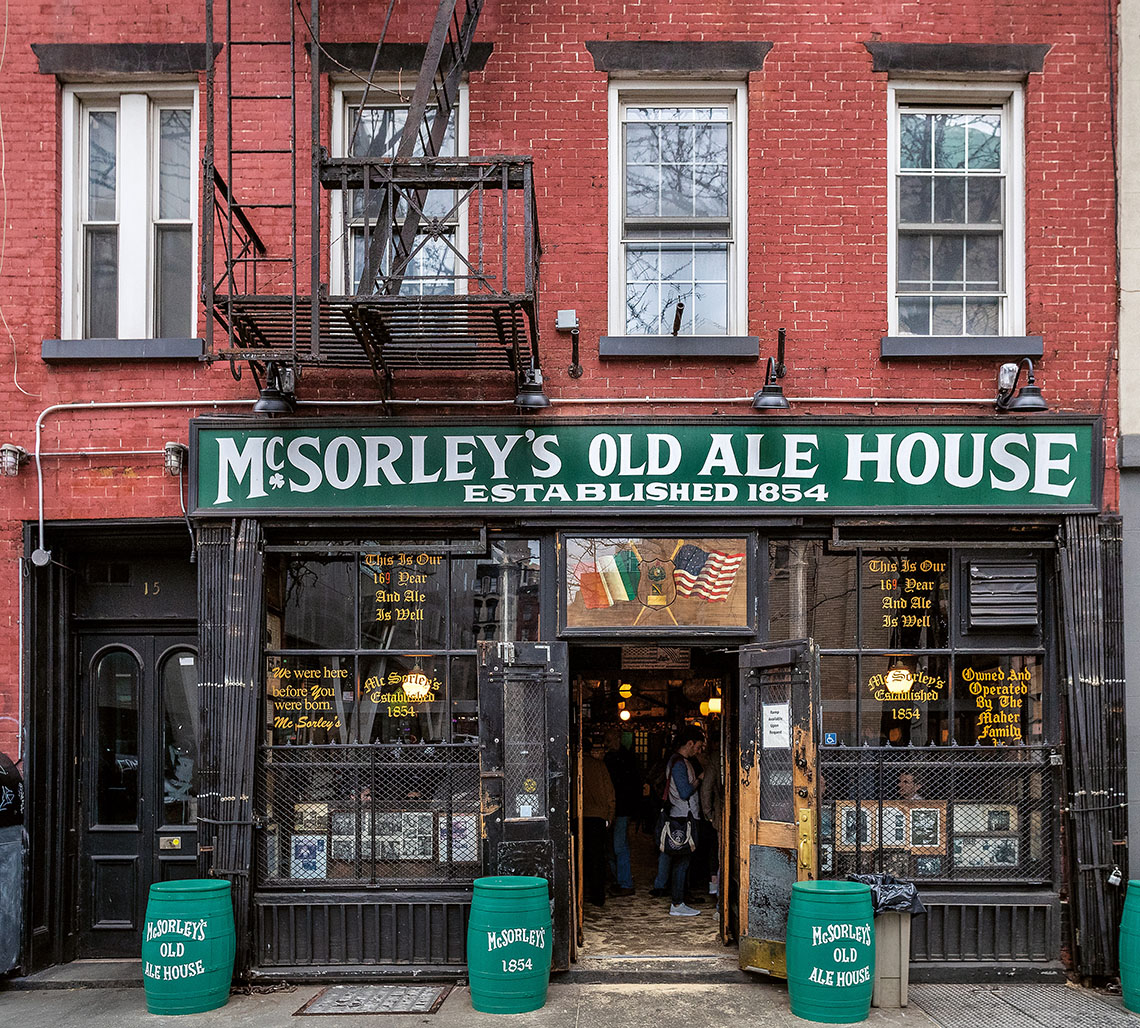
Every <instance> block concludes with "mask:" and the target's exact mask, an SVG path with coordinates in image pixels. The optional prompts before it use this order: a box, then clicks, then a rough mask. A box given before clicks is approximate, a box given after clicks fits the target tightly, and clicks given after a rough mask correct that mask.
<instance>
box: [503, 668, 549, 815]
mask: <svg viewBox="0 0 1140 1028" xmlns="http://www.w3.org/2000/svg"><path fill="white" fill-rule="evenodd" d="M503 685H504V688H503V761H504V767H503V789H504V803H505V806H506V815H507V817H509V818H541V817H545V816H546V695H545V686H544V682H543V680H542V679H540V678H533V677H526V678H518V677H514V676H510V675H508V677H507V679H506V681H505V682H504V683H503Z"/></svg>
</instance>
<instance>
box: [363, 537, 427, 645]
mask: <svg viewBox="0 0 1140 1028" xmlns="http://www.w3.org/2000/svg"><path fill="white" fill-rule="evenodd" d="M358 569H359V574H360V645H361V646H362V647H365V648H368V649H379V650H404V649H430V650H442V649H446V648H447V645H448V640H447V625H448V617H447V577H448V574H447V573H448V563H447V558H446V557H445V556H443V555H441V554H438V553H429V552H425V551H422V550H421V551H410V550H401V551H396V552H380V553H366V554H364V557H363V560H361V561H360V562H359V564H358Z"/></svg>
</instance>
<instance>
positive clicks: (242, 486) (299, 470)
mask: <svg viewBox="0 0 1140 1028" xmlns="http://www.w3.org/2000/svg"><path fill="white" fill-rule="evenodd" d="M191 427H192V432H191V448H192V451H193V461H192V466H193V472H194V473H193V476H192V482H191V496H192V503H193V509H194V513H196V514H212V513H218V514H231V513H236V512H242V513H245V512H258V513H267V514H268V513H296V512H313V513H317V512H321V511H329V512H335V511H371V510H408V509H415V510H425V511H452V512H454V511H470V512H481V513H487V512H493V511H507V510H510V511H524V510H525V511H533V512H536V513H537V512H541V513H557V512H560V511H570V510H573V511H581V510H591V509H593V510H598V509H605V510H606V511H607V512H608V513H612V512H614V511H615V510H623V509H624V510H629V511H640V512H647V511H654V510H687V511H691V510H723V511H726V512H733V513H744V512H755V513H763V512H765V511H772V510H778V511H789V510H794V511H797V512H804V513H807V512H813V511H815V512H832V511H867V510H871V511H875V510H929V509H933V508H939V509H954V510H988V511H996V510H1026V511H1032V510H1038V511H1074V510H1095V509H1097V507H1098V505H1099V501H1100V479H1101V471H1100V455H1101V431H1100V423H1099V421H1097V420H1094V419H1087V418H1086V419H1074V418H1063V417H1058V418H1055V419H1050V420H1048V421H1045V420H1036V419H1035V420H1034V421H1033V422H1026V421H1022V420H1016V419H1013V418H1005V419H992V420H965V419H964V420H961V421H942V422H928V421H922V420H919V419H913V420H900V419H893V418H892V419H885V418H875V419H871V418H863V419H845V420H844V419H826V420H806V419H804V420H801V419H794V420H793V419H781V420H780V421H779V422H778V423H777V422H775V421H763V420H760V419H753V420H751V421H747V422H733V421H717V420H713V421H691V420H684V421H682V420H677V421H657V422H646V421H639V422H636V423H633V422H629V423H626V422H614V421H609V422H597V421H591V422H582V421H569V420H561V419H559V420H554V419H551V420H544V421H525V422H510V421H502V422H486V423H484V422H470V423H456V422H448V423H423V422H417V423H408V422H393V421H385V422H377V423H374V424H360V423H355V424H337V423H329V422H328V421H320V422H310V423H304V422H298V421H290V422H285V423H275V422H268V421H262V420H256V421H254V420H252V419H240V420H239V419H232V420H227V421H219V420H206V419H200V420H198V421H196V422H194V423H193V424H192V426H191Z"/></svg>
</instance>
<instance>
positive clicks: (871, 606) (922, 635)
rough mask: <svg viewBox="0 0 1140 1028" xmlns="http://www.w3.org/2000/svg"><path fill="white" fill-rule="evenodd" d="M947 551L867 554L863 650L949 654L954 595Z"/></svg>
mask: <svg viewBox="0 0 1140 1028" xmlns="http://www.w3.org/2000/svg"><path fill="white" fill-rule="evenodd" d="M949 564H950V554H949V552H948V551H946V550H934V551H921V550H906V551H895V552H890V553H875V554H864V556H863V558H862V566H861V572H862V585H861V588H860V607H861V608H862V610H861V612H860V613H861V615H862V621H863V626H862V631H861V633H860V639H861V642H862V645H863V647H864V648H865V649H906V650H917V649H925V650H937V649H945V647H946V646H947V645H948V640H949V629H948V620H947V607H948V603H949V596H950V576H949V573H948V568H949Z"/></svg>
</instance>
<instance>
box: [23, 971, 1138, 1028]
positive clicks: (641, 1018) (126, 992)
mask: <svg viewBox="0 0 1140 1028" xmlns="http://www.w3.org/2000/svg"><path fill="white" fill-rule="evenodd" d="M423 984H426V983H423ZM0 988H2V986H0ZM322 988H324V986H320V985H304V986H289V987H286V989H282V990H281V991H275V992H266V993H260V994H253V995H236V994H235V995H233V996H231V998H230V1001H229V1003H227V1004H226V1006H225V1007H223V1008H221V1009H219V1010H214V1011H211V1012H209V1013H204V1014H188V1015H183V1016H181V1017H178V1018H172V1017H157V1016H154V1015H151V1014H148V1013H147V1010H146V1002H145V998H144V994H143V991H142V990H141V989H138V988H99V989H67V988H64V989H60V988H51V989H21V988H9V989H7V990H5V991H0V1025H4V1026H11V1028H17V1026H18V1028H136V1026H137V1028H153V1026H155V1025H159V1024H177V1025H180V1026H183V1028H244V1026H247V1025H248V1026H254V1025H256V1026H257V1028H285V1026H289V1028H367V1026H368V1025H373V1026H377V1028H413V1026H415V1028H424V1026H427V1028H479V1026H490V1025H498V1026H500V1028H501V1026H503V1025H510V1026H511V1028H538V1026H541V1028H706V1026H707V1028H722V1026H730V1025H731V1026H737V1025H740V1026H749V1028H751V1026H753V1025H761V1026H770V1028H792V1026H797V1028H804V1026H806V1025H808V1024H810V1023H811V1022H807V1021H802V1020H800V1019H799V1018H797V1017H795V1016H793V1015H792V1014H791V1012H790V1011H789V1009H788V999H787V989H786V988H785V986H784V985H783V983H781V982H775V981H768V980H763V979H761V980H756V981H754V982H747V983H734V984H697V983H684V984H682V983H674V984H655V985H646V984H553V985H551V987H550V990H549V994H548V998H547V1004H546V1006H545V1007H543V1008H542V1009H541V1010H537V1011H534V1012H533V1013H529V1014H515V1015H510V1016H504V1015H495V1014H481V1013H478V1012H476V1011H475V1010H473V1009H472V1006H471V999H470V994H469V993H468V990H467V988H466V987H464V986H456V987H454V988H452V989H451V991H450V993H449V994H448V995H447V997H446V999H445V1000H444V1002H443V1004H442V1006H440V1008H439V1009H438V1011H437V1012H436V1013H434V1014H424V1013H420V1014H382V1015H376V1014H372V1015H369V1014H352V1015H346V1014H331V1015H322V1016H317V1017H314V1019H313V1020H312V1021H311V1022H309V1023H308V1025H306V1021H305V1019H304V1018H303V1017H297V1016H296V1015H297V1013H298V1011H299V1010H300V1008H302V1007H303V1006H305V1004H306V1003H308V1001H309V1000H311V999H312V998H313V997H314V996H315V995H316V994H317V993H319V992H320V991H321V990H322ZM357 988H359V987H357ZM441 988H443V986H441ZM863 1023H864V1024H866V1025H869V1026H871V1028H887V1026H903V1028H1072V1026H1079V1028H1140V1016H1138V1015H1135V1014H1130V1013H1128V1012H1127V1011H1125V1010H1124V1008H1123V1005H1122V1004H1121V1002H1120V999H1119V997H1113V996H1105V995H1101V994H1099V993H1093V992H1088V991H1085V990H1082V989H1077V988H1074V987H1071V986H1066V985H1000V986H999V985H916V986H912V989H911V1005H910V1006H909V1007H908V1008H906V1009H905V1010H889V1011H885V1010H872V1011H871V1016H870V1018H869V1019H868V1020H867V1021H865V1022H863Z"/></svg>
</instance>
